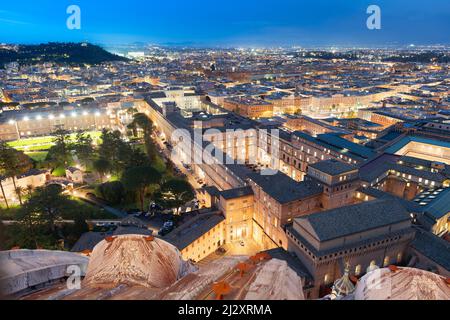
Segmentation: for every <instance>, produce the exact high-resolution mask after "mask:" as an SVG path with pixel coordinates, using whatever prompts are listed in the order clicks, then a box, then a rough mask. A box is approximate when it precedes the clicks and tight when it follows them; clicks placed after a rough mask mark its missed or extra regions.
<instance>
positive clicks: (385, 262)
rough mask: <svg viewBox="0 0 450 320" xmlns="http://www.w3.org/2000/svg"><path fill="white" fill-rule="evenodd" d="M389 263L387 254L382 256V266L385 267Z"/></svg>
mask: <svg viewBox="0 0 450 320" xmlns="http://www.w3.org/2000/svg"><path fill="white" fill-rule="evenodd" d="M389 263H390V258H389V256H386V257H384V261H383V267H387V266H388V265H389Z"/></svg>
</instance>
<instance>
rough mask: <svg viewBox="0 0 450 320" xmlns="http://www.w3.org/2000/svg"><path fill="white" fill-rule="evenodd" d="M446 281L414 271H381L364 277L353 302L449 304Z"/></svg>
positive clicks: (448, 291) (394, 269)
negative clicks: (394, 301) (421, 301)
mask: <svg viewBox="0 0 450 320" xmlns="http://www.w3.org/2000/svg"><path fill="white" fill-rule="evenodd" d="M449 299H450V287H449V284H448V283H447V280H446V278H444V277H442V276H440V275H437V274H435V273H432V272H428V271H424V270H420V269H414V268H402V267H399V268H393V269H392V270H391V269H389V268H382V269H378V270H374V271H372V272H369V273H367V274H366V275H364V276H363V277H362V278H361V279H360V281H359V282H358V284H357V286H356V290H355V300H449Z"/></svg>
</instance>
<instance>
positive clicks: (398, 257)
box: [397, 252, 403, 263]
mask: <svg viewBox="0 0 450 320" xmlns="http://www.w3.org/2000/svg"><path fill="white" fill-rule="evenodd" d="M402 258H403V255H402V253H401V252H399V253H398V254H397V263H401V262H402Z"/></svg>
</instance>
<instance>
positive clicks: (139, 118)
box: [129, 113, 157, 161]
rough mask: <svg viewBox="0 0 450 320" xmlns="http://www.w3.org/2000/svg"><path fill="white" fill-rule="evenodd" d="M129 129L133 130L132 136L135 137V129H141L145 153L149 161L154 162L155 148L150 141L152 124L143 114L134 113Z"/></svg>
mask: <svg viewBox="0 0 450 320" xmlns="http://www.w3.org/2000/svg"><path fill="white" fill-rule="evenodd" d="M129 128H131V129H132V130H133V133H134V135H135V136H136V135H137V130H136V129H137V128H141V129H142V131H143V135H144V145H145V151H146V152H147V155H148V157H149V158H150V160H152V161H154V160H155V158H156V153H157V151H156V147H155V145H154V142H153V140H152V137H151V136H152V134H153V129H154V126H153V122H152V121H151V120H150V118H149V117H148V116H147V115H146V114H145V113H136V114H134V115H133V122H132V123H131V124H130V126H129Z"/></svg>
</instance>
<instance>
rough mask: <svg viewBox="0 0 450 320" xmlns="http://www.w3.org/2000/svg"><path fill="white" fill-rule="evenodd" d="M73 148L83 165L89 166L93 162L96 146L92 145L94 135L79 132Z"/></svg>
mask: <svg viewBox="0 0 450 320" xmlns="http://www.w3.org/2000/svg"><path fill="white" fill-rule="evenodd" d="M73 150H74V151H75V154H76V155H77V157H78V160H79V161H80V163H81V164H82V165H84V166H85V167H87V166H89V165H90V164H91V163H92V160H93V156H94V147H93V146H92V137H91V136H90V135H88V134H84V133H81V132H80V133H78V134H77V136H76V138H75V142H74V143H73Z"/></svg>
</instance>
